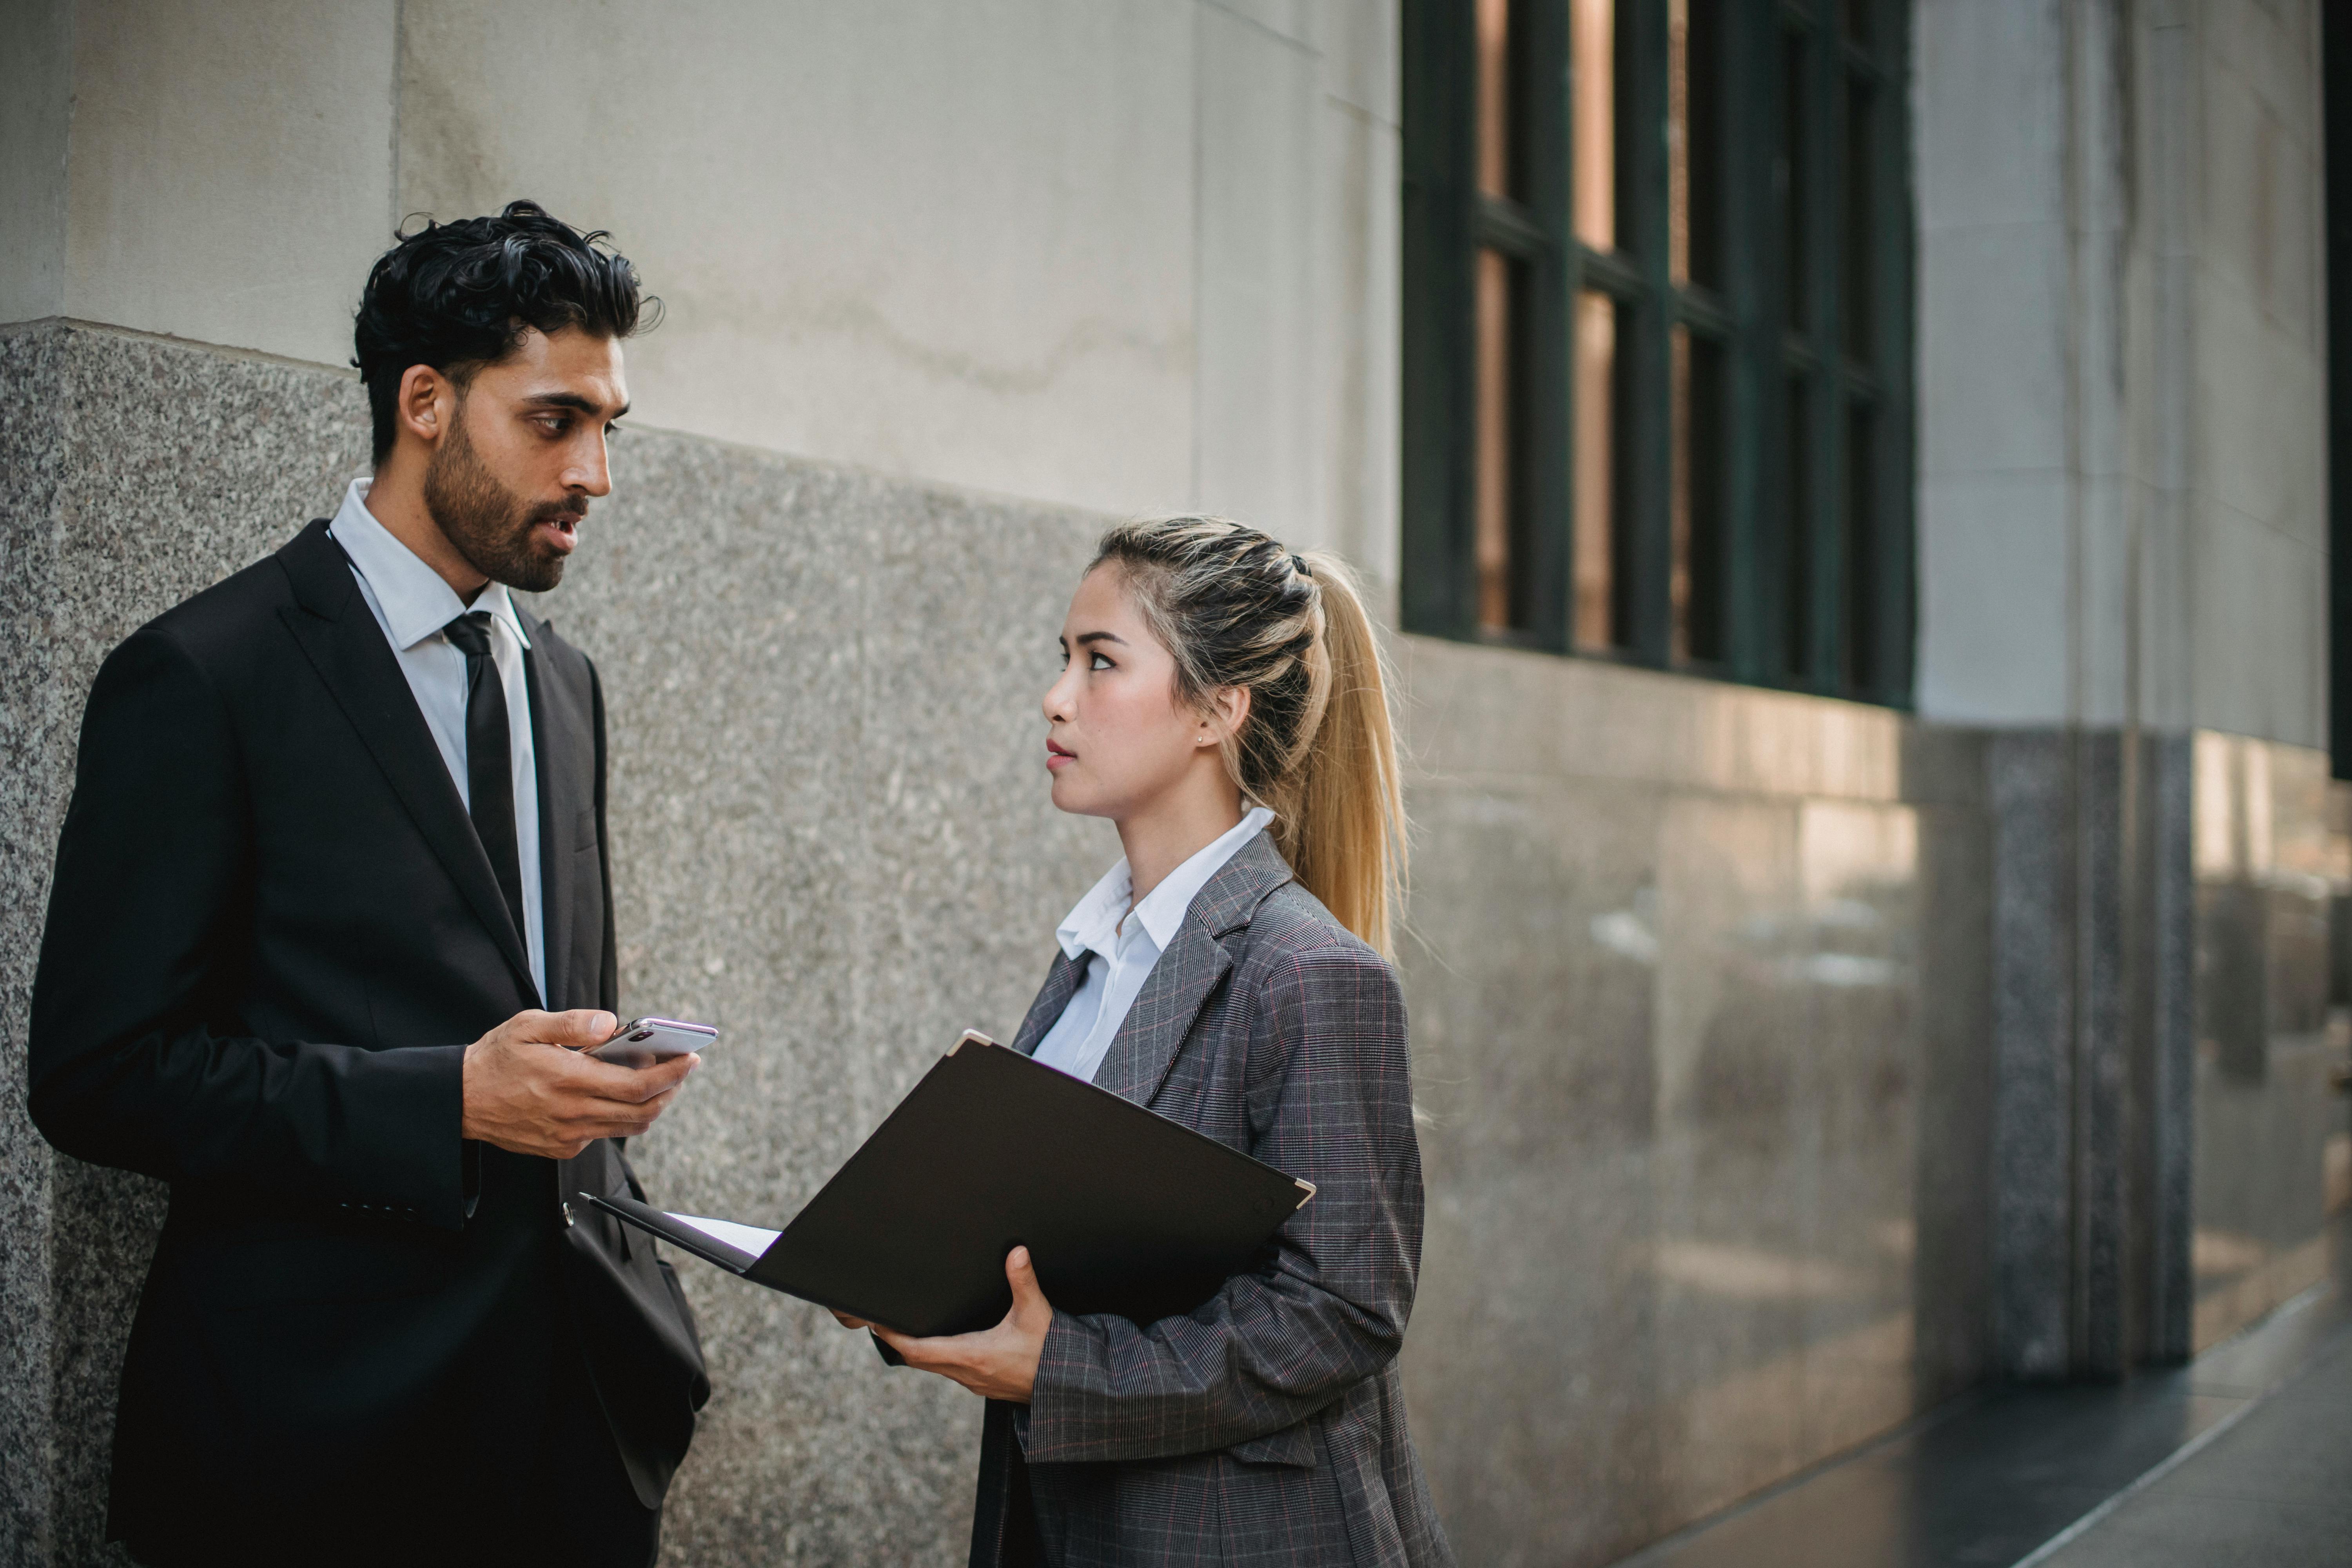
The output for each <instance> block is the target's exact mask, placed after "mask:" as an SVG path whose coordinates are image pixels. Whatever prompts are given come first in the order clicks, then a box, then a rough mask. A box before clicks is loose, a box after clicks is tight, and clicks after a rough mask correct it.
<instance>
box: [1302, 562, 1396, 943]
mask: <svg viewBox="0 0 2352 1568" xmlns="http://www.w3.org/2000/svg"><path fill="white" fill-rule="evenodd" d="M1304 563H1305V564H1306V566H1307V568H1308V570H1309V572H1310V574H1311V575H1312V576H1313V577H1314V579H1315V586H1316V589H1317V595H1316V596H1317V598H1318V601H1319V603H1318V606H1317V608H1318V611H1319V614H1318V617H1317V618H1318V620H1320V622H1321V623H1322V625H1321V626H1320V627H1319V631H1320V634H1321V635H1320V637H1319V639H1318V640H1319V641H1320V643H1321V645H1322V646H1321V649H1320V651H1321V653H1322V655H1323V657H1322V658H1319V659H1316V660H1315V661H1314V662H1315V663H1316V664H1318V665H1320V666H1321V667H1322V668H1320V669H1319V670H1317V671H1316V672H1315V673H1316V674H1317V675H1318V676H1319V677H1320V678H1321V680H1322V682H1323V683H1324V684H1325V686H1326V689H1325V691H1324V692H1323V693H1321V694H1320V695H1321V697H1322V700H1321V701H1320V702H1314V701H1310V703H1309V707H1310V709H1312V708H1319V709H1320V710H1322V711H1321V720H1322V721H1321V722H1320V723H1319V724H1318V725H1316V726H1315V728H1314V730H1313V731H1312V732H1311V733H1310V734H1309V735H1307V737H1306V743H1305V745H1304V746H1303V747H1301V748H1300V750H1301V752H1302V754H1301V755H1300V757H1299V758H1298V761H1297V765H1296V767H1295V768H1294V769H1293V770H1292V775H1291V777H1290V778H1289V779H1287V780H1286V781H1285V787H1284V788H1283V789H1282V794H1283V795H1285V796H1286V797H1287V798H1286V800H1285V801H1284V803H1283V805H1285V806H1286V807H1287V809H1281V808H1279V807H1278V808H1277V810H1278V816H1277V819H1276V827H1275V830H1274V832H1275V845H1276V847H1277V848H1279V849H1280V850H1281V851H1282V854H1283V858H1285V859H1286V860H1288V861H1289V862H1290V868H1291V869H1292V870H1293V871H1294V872H1296V873H1297V877H1298V879H1299V881H1300V882H1301V883H1303V884H1304V885H1305V886H1306V888H1307V891H1308V892H1310V893H1313V894H1314V895H1315V896H1316V897H1317V898H1318V899H1320V900H1323V907H1324V908H1326V909H1328V910H1330V911H1331V913H1332V915H1333V916H1334V917H1335V918H1336V919H1337V920H1338V921H1339V923H1340V924H1341V925H1343V926H1346V927H1347V928H1348V929H1349V931H1354V932H1355V933H1356V934H1357V935H1358V936H1359V937H1361V938H1362V939H1363V940H1364V942H1365V943H1366V944H1367V945H1369V946H1370V947H1371V948H1372V949H1373V950H1374V951H1376V952H1379V953H1380V954H1381V956H1382V957H1383V958H1388V957H1393V956H1394V953H1393V952H1392V951H1391V942H1390V928H1391V919H1392V916H1393V914H1394V911H1395V908H1396V904H1397V900H1398V897H1399V894H1400V892H1401V890H1402V885H1403V880H1404V872H1405V834H1404V784H1403V780H1402V778H1401V777H1400V776H1399V773H1398V770H1397V754H1396V733H1395V729H1394V726H1393V724H1392V723H1391V720H1390V716H1389V697H1388V682H1387V680H1386V679H1384V677H1383V671H1382V669H1381V647H1380V643H1379V641H1378V640H1377V639H1376V638H1375V637H1374V636H1373V633H1372V622H1371V617H1370V616H1368V615H1366V614H1365V613H1364V603H1363V599H1362V598H1361V596H1360V595H1358V594H1357V592H1356V584H1355V579H1354V577H1353V576H1352V575H1351V574H1349V571H1348V568H1347V565H1346V563H1343V562H1342V561H1340V560H1339V557H1337V556H1335V555H1331V554H1328V553H1326V552H1320V551H1318V552H1313V553H1311V554H1309V555H1307V557H1305V562H1304Z"/></svg>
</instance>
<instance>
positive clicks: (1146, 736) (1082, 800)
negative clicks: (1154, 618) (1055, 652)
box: [1045, 566, 1223, 822]
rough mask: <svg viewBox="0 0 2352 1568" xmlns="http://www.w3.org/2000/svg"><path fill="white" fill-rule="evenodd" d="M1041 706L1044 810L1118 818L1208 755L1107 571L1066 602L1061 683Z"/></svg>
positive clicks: (1171, 677)
mask: <svg viewBox="0 0 2352 1568" xmlns="http://www.w3.org/2000/svg"><path fill="white" fill-rule="evenodd" d="M1045 722H1046V723H1047V725H1048V726H1049V728H1048V729H1047V731H1046V733H1045V766H1046V767H1047V769H1049V770H1050V771H1051V772H1052V773H1053V775H1054V804H1055V806H1057V807H1059V808H1060V809H1061V810H1064V811H1067V812H1075V813H1076V814H1077V815H1079V816H1107V817H1109V818H1110V819H1111V820H1112V821H1114V822H1124V821H1126V820H1127V819H1128V818H1129V817H1130V816H1134V815H1135V814H1136V813H1138V812H1139V811H1142V810H1146V809H1149V808H1150V806H1151V805H1152V804H1153V803H1155V802H1157V801H1160V800H1162V799H1164V798H1166V797H1167V796H1168V795H1169V794H1170V792H1171V791H1172V790H1174V789H1175V788H1176V787H1177V786H1178V785H1179V784H1181V782H1182V781H1183V780H1184V779H1185V778H1186V776H1187V775H1188V774H1189V773H1191V771H1192V769H1194V768H1195V767H1197V766H1199V765H1201V762H1200V759H1201V758H1202V755H1203V753H1204V752H1207V753H1213V752H1214V749H1215V744H1216V734H1215V732H1214V731H1213V730H1212V727H1211V724H1210V723H1209V722H1208V721H1204V720H1203V719H1202V716H1201V715H1200V714H1198V713H1194V712H1192V711H1189V710H1185V709H1183V708H1181V707H1179V706H1178V704H1177V701H1176V660H1175V658H1174V657H1173V656H1172V655H1171V654H1170V653H1169V651H1168V650H1167V649H1166V648H1165V647H1161V646H1160V642H1159V640H1158V639H1157V638H1155V637H1153V636H1152V635H1151V632H1150V628H1149V627H1147V626H1145V625H1144V621H1143V616H1141V615H1140V614H1139V612H1138V611H1137V609H1136V607H1135V603H1134V601H1133V599H1132V598H1130V597H1129V594H1128V591H1127V584H1126V581H1125V578H1124V577H1123V575H1122V574H1120V572H1119V571H1118V568H1116V567H1113V566H1097V568H1095V569H1094V570H1093V571H1092V572H1089V573H1087V576H1086V580H1085V581H1084V582H1082V583H1080V584H1078V591H1077V593H1076V595H1073V596H1072V598H1071V600H1070V614H1069V618H1068V619H1067V620H1066V621H1064V622H1063V623H1062V677H1061V679H1058V680H1056V681H1055V682H1054V684H1053V686H1052V688H1051V689H1048V690H1047V691H1046V693H1045ZM1215 765H1216V766H1217V767H1218V768H1220V769H1222V767H1223V763H1215Z"/></svg>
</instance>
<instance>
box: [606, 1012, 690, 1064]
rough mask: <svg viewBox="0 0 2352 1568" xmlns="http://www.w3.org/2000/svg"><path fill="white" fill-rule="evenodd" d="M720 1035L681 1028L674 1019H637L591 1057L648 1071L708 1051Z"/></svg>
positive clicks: (683, 1026) (688, 1025)
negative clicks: (659, 1065) (652, 1067)
mask: <svg viewBox="0 0 2352 1568" xmlns="http://www.w3.org/2000/svg"><path fill="white" fill-rule="evenodd" d="M718 1039H719V1031H718V1030H716V1029H714V1028H712V1027H710V1026H709V1025H708V1024H681V1023H679V1022H678V1021H677V1019H675V1018H638V1019H635V1020H634V1021H632V1022H630V1023H626V1024H624V1025H622V1026H621V1027H620V1029H619V1031H618V1032H617V1033H615V1034H614V1036H613V1037H612V1038H611V1039H609V1040H606V1041H605V1042H604V1044H603V1045H601V1046H598V1047H595V1048H594V1049H593V1050H592V1051H590V1052H589V1053H588V1054H589V1055H590V1056H592V1057H594V1058H596V1059H597V1060H598V1061H600V1062H611V1063H612V1064H613V1065H614V1066H615V1067H625V1068H648V1067H651V1066H653V1065H654V1064H655V1063H656V1062H666V1061H668V1060H669V1059H670V1058H673V1057H682V1056H685V1055H686V1054H687V1053H688V1052H689V1051H707V1050H709V1048H710V1047H712V1046H713V1045H714V1044H716V1043H717V1042H718Z"/></svg>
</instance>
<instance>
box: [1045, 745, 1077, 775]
mask: <svg viewBox="0 0 2352 1568" xmlns="http://www.w3.org/2000/svg"><path fill="white" fill-rule="evenodd" d="M1077 760H1078V754H1077V752H1073V751H1071V750H1069V749H1068V748H1067V747H1064V746H1057V745H1055V744H1054V742H1051V741H1048V742H1045V770H1046V772H1048V773H1060V772H1061V771H1062V770H1063V769H1064V768H1066V767H1068V766H1069V765H1070V764H1071V763H1075V762H1076V761H1077Z"/></svg>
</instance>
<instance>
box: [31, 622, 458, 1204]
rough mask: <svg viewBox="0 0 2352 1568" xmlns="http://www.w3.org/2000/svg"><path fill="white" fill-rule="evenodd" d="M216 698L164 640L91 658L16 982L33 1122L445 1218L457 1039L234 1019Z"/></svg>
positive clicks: (237, 933)
mask: <svg viewBox="0 0 2352 1568" xmlns="http://www.w3.org/2000/svg"><path fill="white" fill-rule="evenodd" d="M247 817H248V804H247V793H246V785H245V782H244V778H243V772H242V767H241V764H240V761H239V755H238V749H237V746H236V736H235V734H234V731H233V728H232V725H231V723H230V720H229V715H228V713H227V711H226V710H225V708H224V706H223V704H222V702H221V700H220V698H219V695H218V693H217V692H216V691H215V689H214V688H213V686H212V684H211V682H210V681H209V680H207V679H205V674H204V672H203V670H202V669H201V668H198V666H197V665H196V663H195V661H194V659H192V658H190V657H189V656H188V654H187V653H186V652H185V650H184V649H183V648H182V647H179V646H178V644H177V643H176V642H175V641H174V640H173V638H172V637H170V636H169V635H167V634H166V633H163V632H159V631H157V630H155V629H153V628H152V627H151V628H149V629H147V630H145V631H142V632H140V633H138V634H136V635H134V636H133V637H131V638H130V640H128V641H127V642H125V643H124V644H123V645H122V646H121V647H119V648H117V649H116V650H115V651H114V653H113V654H112V655H110V657H109V658H108V659H107V661H106V663H105V665H104V666H103V667H102V668H100V671H99V676H98V680H97V683H96V684H95V685H94V686H93V687H92V689H91V691H90V696H89V705H88V707H87V708H86V710H84V713H83V717H82V731H81V750H80V753H79V758H78V760H77V762H76V765H75V773H74V792H73V799H72V803H71V804H70V805H68V808H67V812H66V822H65V829H64V832H63V834H62V835H61V836H60V838H59V840H58V858H57V871H56V876H55V879H54V880H53V882H52V885H51V888H50V894H49V912H48V921H47V926H46V927H45V929H44V931H43V932H42V938H41V956H40V964H39V968H38V970H37V974H36V976H35V980H34V985H33V1005H32V1019H31V1029H30V1039H29V1041H28V1044H29V1047H30V1049H29V1052H28V1057H29V1061H28V1075H29V1079H30V1083H29V1089H30V1095H29V1099H30V1110H31V1111H32V1117H33V1121H34V1122H35V1124H36V1125H37V1126H38V1127H39V1128H40V1130H41V1131H42V1133H43V1134H44V1135H45V1136H47V1139H48V1140H49V1142H51V1143H53V1144H55V1145H56V1146H57V1147H58V1148H59V1149H61V1150H63V1151H64V1152H67V1153H68V1154H71V1155H73V1156H75V1157H76V1158H78V1159H82V1160H89V1161H91V1162H94V1163H99V1164H103V1165H116V1166H121V1167H122V1168H123V1169H126V1170H131V1171H138V1172H142V1173H145V1174H147V1175H151V1176H157V1177H161V1178H162V1179H163V1180H165V1181H168V1182H173V1183H191V1184H203V1185H219V1186H228V1187H236V1188H244V1189H255V1190H260V1191H264V1192H268V1193H273V1194H300V1195H301V1196H302V1197H304V1198H305V1199H307V1200H309V1201H312V1202H316V1201H320V1200H324V1201H328V1202H332V1203H339V1204H343V1205H352V1206H359V1205H366V1206H367V1207H369V1208H371V1209H382V1210H388V1211H391V1212H393V1213H395V1214H399V1215H406V1216H409V1217H413V1218H418V1219H423V1220H427V1221H430V1222H432V1223H435V1224H439V1225H445V1226H452V1227H455V1226H458V1225H460V1224H462V1223H463V1220H464V1215H465V1202H464V1195H463V1192H462V1184H461V1180H460V1173H459V1137H458V1131H459V1128H460V1125H461V1111H462V1103H463V1062H464V1058H465V1049H466V1047H464V1046H462V1045H459V1046H447V1047H423V1048H415V1049H404V1050H397V1051H373V1050H368V1049H364V1048H362V1047H356V1046H348V1045H331V1044H313V1043H290V1042H282V1041H265V1040H260V1039H257V1038H253V1037H246V1036H241V1035H239V1034H237V1033H236V1030H235V1019H236V996H237V991H238V987H239V985H240V984H241V982H242V970H243V964H244V962H245V958H246V952H247V931H248V930H249V927H250V923H251V921H252V918H253V915H252V906H253V900H254V889H253V867H252V859H253V854H252V844H251V840H250V835H249V831H248V827H247Z"/></svg>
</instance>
